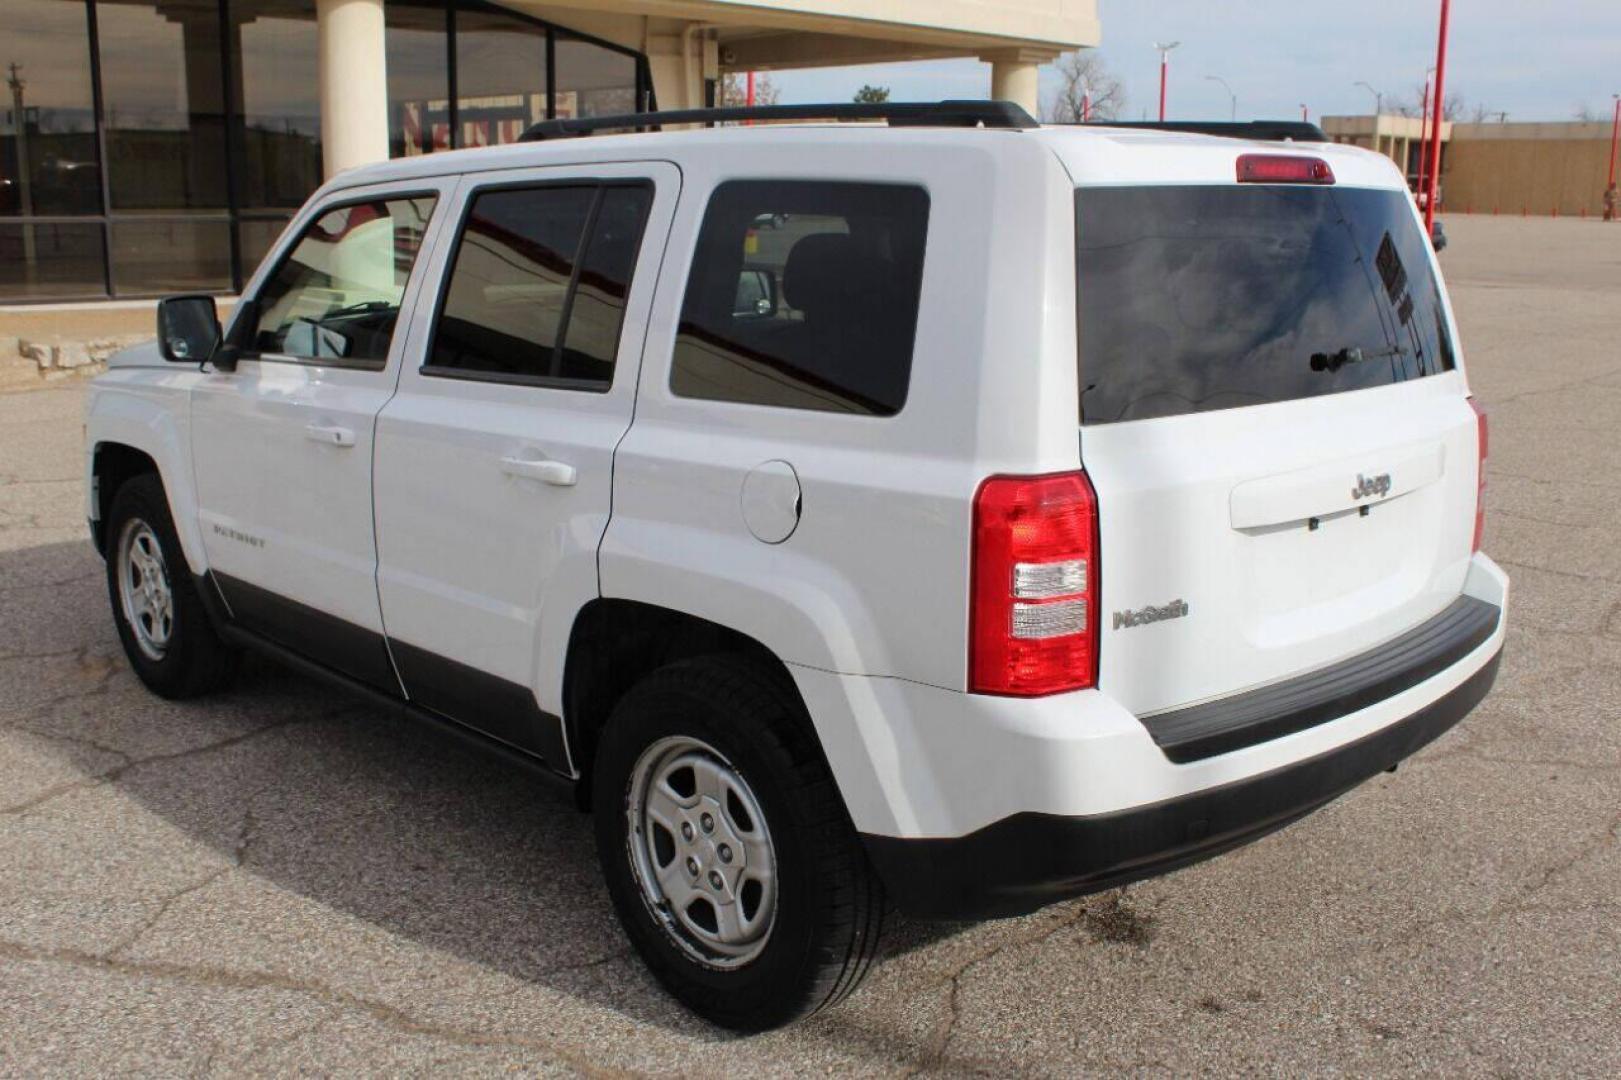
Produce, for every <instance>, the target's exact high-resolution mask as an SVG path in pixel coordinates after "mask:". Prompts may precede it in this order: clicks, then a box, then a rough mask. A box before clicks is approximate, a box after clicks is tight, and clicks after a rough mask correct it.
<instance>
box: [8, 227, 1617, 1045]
mask: <svg viewBox="0 0 1621 1080" xmlns="http://www.w3.org/2000/svg"><path fill="white" fill-rule="evenodd" d="M1447 227H1448V231H1449V233H1450V236H1451V241H1452V244H1451V247H1450V248H1449V250H1448V251H1447V252H1446V253H1445V254H1444V255H1443V257H1442V261H1443V266H1444V268H1445V270H1446V272H1447V275H1448V278H1449V281H1450V284H1451V288H1452V290H1453V296H1454V299H1455V302H1456V304H1457V309H1458V316H1459V320H1460V322H1461V324H1462V330H1463V343H1464V347H1465V349H1466V351H1467V356H1468V361H1469V365H1470V380H1471V383H1472V385H1473V387H1474V390H1475V392H1476V394H1477V395H1478V396H1479V397H1480V398H1481V399H1482V400H1484V402H1485V403H1486V405H1487V406H1488V408H1489V409H1490V410H1491V424H1492V429H1491V434H1492V441H1491V466H1490V488H1489V493H1488V508H1489V509H1488V523H1487V532H1486V547H1487V550H1488V551H1489V552H1490V553H1491V554H1492V555H1493V556H1494V557H1495V558H1497V560H1498V561H1499V562H1501V563H1502V564H1503V565H1504V566H1505V567H1506V568H1507V569H1508V571H1509V573H1510V574H1511V575H1512V576H1513V580H1514V594H1513V598H1512V601H1511V606H1512V613H1511V622H1510V630H1509V637H1508V645H1507V652H1506V659H1505V661H1504V665H1503V669H1502V675H1501V678H1500V679H1499V681H1498V685H1497V688H1496V690H1495V691H1494V692H1493V694H1492V696H1491V697H1490V698H1488V699H1487V701H1486V702H1485V703H1484V704H1483V705H1482V706H1481V707H1480V708H1479V709H1477V710H1476V711H1475V712H1474V713H1473V714H1472V715H1471V716H1470V717H1469V718H1468V719H1467V720H1466V721H1465V722H1464V723H1463V724H1462V725H1461V726H1460V727H1459V728H1458V729H1456V730H1455V731H1453V732H1452V733H1450V734H1449V735H1447V736H1446V737H1444V738H1443V739H1442V740H1440V741H1439V742H1437V743H1436V744H1435V745H1433V746H1431V747H1430V748H1428V749H1427V750H1426V751H1424V752H1423V753H1422V754H1420V755H1419V756H1418V757H1417V758H1415V759H1414V760H1413V761H1411V762H1410V763H1408V764H1406V765H1404V766H1403V767H1402V769H1401V770H1400V771H1399V772H1397V773H1395V774H1393V775H1383V776H1380V777H1379V778H1378V779H1376V780H1373V781H1371V782H1369V783H1368V784H1367V785H1365V786H1364V787H1362V788H1360V789H1358V790H1357V791H1355V792H1353V793H1352V794H1350V795H1349V796H1347V797H1345V798H1343V799H1341V800H1340V801H1338V802H1336V803H1334V804H1332V805H1331V806H1329V807H1328V808H1326V809H1325V810H1323V811H1321V812H1320V813H1318V814H1316V815H1314V816H1312V817H1310V818H1307V819H1306V820H1305V821H1303V822H1301V823H1299V824H1297V825H1295V826H1292V827H1291V828H1289V829H1287V830H1285V831H1284V832H1282V833H1279V834H1276V835H1274V836H1272V837H1269V838H1267V839H1265V840H1263V841H1261V842H1260V843H1258V844H1255V845H1253V846H1251V847H1248V848H1245V849H1243V850H1241V851H1238V852H1236V853H1233V854H1230V855H1227V856H1224V857H1222V858H1220V859H1217V860H1215V861H1213V862H1209V863H1205V864H1202V865H1200V866H1197V867H1194V868H1191V869H1188V870H1185V871H1182V872H1180V873H1177V874H1174V875H1171V876H1169V877H1165V878H1161V879H1158V880H1155V881H1151V882H1146V883H1143V884H1140V885H1135V886H1132V887H1130V888H1129V889H1126V890H1124V891H1117V892H1112V893H1107V894H1103V895H1100V896H1096V897H1091V898H1089V899H1086V900H1083V901H1077V902H1072V903H1067V904H1062V905H1059V906H1056V907H1053V908H1050V909H1048V910H1046V911H1043V912H1041V913H1039V914H1037V915H1033V916H1030V917H1028V918H1024V919H1017V920H1010V921H1003V922H997V923H989V924H984V925H979V926H945V927H939V926H927V925H917V924H904V923H900V924H897V925H895V926H894V927H893V928H892V931H891V933H890V936H889V939H888V944H887V947H886V948H887V953H888V957H887V960H886V962H884V963H883V964H882V966H880V967H879V968H878V969H877V970H876V971H875V972H874V974H873V976H872V977H871V978H870V979H869V980H868V982H867V983H866V985H865V987H864V988H863V989H862V990H861V991H860V992H859V993H858V994H857V995H856V996H855V997H854V998H852V999H851V1000H850V1001H849V1002H848V1003H847V1004H846V1005H844V1006H843V1007H841V1008H839V1009H837V1010H834V1011H832V1012H829V1013H827V1014H825V1015H823V1016H821V1017H818V1018H816V1019H814V1020H812V1021H811V1022H808V1023H806V1024H803V1025H801V1026H799V1027H796V1028H793V1029H790V1030H787V1031H782V1032H777V1033H773V1034H768V1035H764V1036H759V1037H753V1038H738V1037H735V1036H732V1035H729V1034H726V1033H724V1032H720V1031H717V1030H715V1029H712V1028H709V1027H707V1026H706V1025H704V1024H703V1023H701V1022H699V1021H697V1020H694V1019H693V1018H691V1017H690V1016H688V1015H687V1014H685V1013H683V1012H682V1011H681V1010H680V1009H679V1008H678V1007H676V1006H675V1005H674V1004H672V1003H671V1002H670V1000H669V999H668V998H666V997H665V996H664V995H663V994H662V993H661V992H660V991H659V989H658V988H657V987H656V985H654V984H653V982H652V981H651V979H650V978H649V977H648V976H647V975H646V974H645V973H644V971H643V969H642V966H641V964H640V962H639V961H638V960H637V959H636V958H635V957H634V956H633V955H631V954H630V953H629V950H628V946H627V944H626V941H625V939H624V937H623V935H622V934H621V933H620V930H619V927H618V925H617V924H616V923H615V921H614V918H613V915H612V913H611V911H610V909H609V904H608V899H607V895H606V893H605V891H604V889H603V887H602V884H601V882H600V880H599V878H598V872H597V867H596V859H595V854H594V852H593V849H592V839H591V831H590V828H589V820H588V819H587V818H586V817H584V816H582V815H580V814H579V813H577V812H576V811H574V810H573V809H572V808H571V807H570V806H569V805H567V804H566V803H564V802H563V801H562V800H560V799H559V798H558V797H557V796H556V795H554V794H551V793H550V792H548V791H546V790H544V789H540V788H538V787H537V786H536V782H535V781H534V780H533V779H532V778H531V777H530V776H528V775H526V774H524V773H521V772H517V771H514V770H513V769H511V768H510V767H508V766H506V765H504V764H502V763H500V762H496V761H492V760H489V759H486V758H484V757H480V756H477V755H475V754H473V753H470V752H467V751H463V750H460V749H458V748H455V747H453V746H451V745H448V744H447V743H445V742H443V741H442V740H441V739H440V738H439V737H438V736H435V735H432V734H430V733H427V732H424V731H422V730H420V729H418V728H417V727H414V726H412V725H411V724H410V722H409V721H405V720H401V719H399V718H396V717H393V716H388V715H383V714H380V713H377V712H374V711H371V710H369V709H367V708H365V707H363V706H360V705H357V704H356V703H355V702H353V701H351V700H349V699H347V698H344V697H342V696H339V695H336V694H335V693H334V692H332V691H330V690H328V689H327V688H325V687H322V686H319V685H316V684H314V683H311V682H309V681H306V680H304V679H301V678H298V677H295V676H292V675H290V674H287V673H285V672H283V671H281V670H279V669H276V668H273V667H270V666H268V665H260V664H255V665H253V666H251V667H250V668H249V670H248V671H247V672H246V675H245V677H244V679H243V680H242V682H241V684H240V685H239V686H238V687H237V688H236V689H234V690H233V691H231V692H229V693H227V694H225V695H223V696H219V697H215V698H212V699H208V700H206V701H201V702H193V703H186V704H173V703H169V702H165V701H161V700H159V699H157V698H155V697H153V696H151V695H149V694H148V693H146V692H145V691H144V690H143V689H142V688H141V687H140V686H139V685H138V684H137V683H136V681H135V679H134V677H133V676H132V675H131V673H130V671H129V669H128V667H127V665H126V664H125V661H124V658H123V656H122V654H121V652H120V650H119V647H118V642H117V639H116V637H115V636H114V631H113V627H112V622H111V619H110V617H109V613H108V610H107V602H106V593H105V584H104V577H103V571H102V565H101V562H100V561H99V559H98V558H97V557H96V555H95V554H94V553H93V552H92V551H91V549H90V546H89V544H88V542H87V540H86V536H85V526H84V521H83V516H84V515H83V510H82V504H83V496H82V480H81V468H82V466H81V457H80V455H81V439H82V434H81V429H80V417H79V413H80V409H81V406H82V397H83V392H82V388H80V387H69V388H59V389H50V390H38V391H29V392H24V393H17V394H11V395H0V1074H5V1075H16V1076H40V1075H48V1074H78V1075H85V1074H97V1075H105V1074H108V1073H112V1072H119V1071H128V1072H139V1073H146V1074H165V1075H174V1074H201V1075H214V1074H243V1073H256V1074H263V1073H289V1072H323V1073H344V1074H397V1073H425V1072H428V1071H451V1072H457V1073H479V1074H486V1073H498V1072H499V1073H509V1072H514V1071H516V1072H520V1073H544V1074H551V1073H586V1074H592V1075H597V1074H622V1073H624V1074H637V1073H660V1074H665V1073H670V1074H680V1075H692V1076H697V1075H729V1076H730V1075H782V1076H787V1075H793V1076H800V1075H805V1074H808V1073H826V1072H839V1073H844V1072H860V1073H873V1074H890V1075H894V1074H912V1073H917V1072H940V1073H948V1074H962V1073H970V1072H977V1073H990V1074H1024V1075H1053V1076H1057V1075H1066V1076H1067V1075H1075V1074H1080V1073H1103V1072H1115V1071H1120V1070H1129V1071H1133V1072H1144V1073H1175V1074H1184V1073H1190V1072H1237V1071H1246V1072H1250V1071H1255V1072H1265V1073H1290V1074H1300V1073H1329V1072H1332V1073H1350V1074H1383V1073H1397V1072H1416V1071H1424V1072H1453V1073H1457V1072H1465V1071H1467V1072H1469V1073H1471V1074H1486V1073H1491V1074H1495V1075H1530V1074H1555V1073H1557V1074H1587V1075H1596V1074H1610V1075H1613V1074H1614V1071H1615V1070H1616V1068H1617V1067H1618V1063H1621V895H1618V890H1617V886H1618V885H1621V509H1618V506H1621V227H1605V226H1602V225H1599V224H1597V223H1594V222H1578V221H1569V220H1563V221H1522V220H1519V219H1494V218H1457V217H1453V218H1449V219H1448V221H1447Z"/></svg>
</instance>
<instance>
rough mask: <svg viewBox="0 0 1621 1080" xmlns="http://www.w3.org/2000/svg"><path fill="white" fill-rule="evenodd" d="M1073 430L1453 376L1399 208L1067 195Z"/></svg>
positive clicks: (1356, 201)
mask: <svg viewBox="0 0 1621 1080" xmlns="http://www.w3.org/2000/svg"><path fill="white" fill-rule="evenodd" d="M1075 206H1076V237H1077V250H1078V255H1079V268H1080V269H1079V274H1078V283H1079V290H1080V291H1079V294H1078V296H1079V305H1080V328H1081V333H1080V353H1079V362H1080V374H1081V386H1082V387H1084V390H1083V391H1082V394H1081V406H1082V411H1083V413H1084V417H1085V420H1086V422H1087V423H1088V424H1101V423H1111V422H1114V421H1117V420H1146V419H1152V418H1155V417H1163V416H1181V415H1183V414H1185V413H1195V412H1206V411H1209V410H1213V409H1231V408H1237V407H1239V406H1244V405H1261V404H1266V403H1268V402H1274V401H1293V400H1296V399H1299V398H1307V397H1316V396H1318V395H1321V394H1335V393H1341V392H1343V391H1347V390H1361V389H1366V388H1368V387H1374V386H1386V385H1388V384H1390V383H1394V382H1401V381H1403V380H1406V379H1411V378H1418V377H1419V376H1422V375H1429V374H1435V373H1437V372H1441V371H1446V370H1449V369H1451V368H1452V366H1453V356H1452V342H1451V340H1450V338H1449V337H1448V335H1447V328H1446V321H1445V318H1444V313H1445V308H1444V306H1443V305H1442V302H1441V293H1440V286H1439V283H1438V282H1437V281H1436V280H1435V276H1434V275H1433V274H1432V273H1431V272H1430V259H1429V250H1428V249H1429V244H1428V242H1427V241H1426V240H1425V239H1424V232H1423V230H1422V228H1420V226H1419V225H1418V223H1417V221H1416V219H1415V218H1414V216H1413V207H1412V202H1411V200H1410V199H1409V198H1408V197H1407V195H1406V194H1405V193H1402V192H1393V191H1371V190H1359V189H1356V188H1340V187H1327V186H1325V187H1315V186H1288V185H1272V184H1243V185H1215V186H1199V185H1189V186H1182V185H1160V186H1154V187H1096V188H1094V187H1083V188H1080V189H1079V190H1078V191H1077V192H1076V196H1075Z"/></svg>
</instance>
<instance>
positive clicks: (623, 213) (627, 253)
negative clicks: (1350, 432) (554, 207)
mask: <svg viewBox="0 0 1621 1080" xmlns="http://www.w3.org/2000/svg"><path fill="white" fill-rule="evenodd" d="M652 203H653V191H652V189H651V188H646V187H614V188H606V189H604V191H603V193H602V204H601V205H600V206H599V207H598V208H597V216H596V220H595V221H593V222H592V225H591V238H590V240H589V241H587V242H586V247H585V257H584V258H583V259H581V261H580V276H579V281H578V282H577V283H576V285H575V286H574V299H573V301H572V302H571V303H570V304H569V309H568V325H567V326H566V327H565V329H564V331H563V347H562V349H561V355H560V356H559V358H558V374H559V375H561V376H562V377H563V378H565V379H579V380H584V381H587V382H592V383H597V384H599V385H600V386H601V387H602V389H604V390H606V389H607V388H608V387H609V386H611V385H613V375H614V359H615V357H616V355H617V353H618V352H619V327H620V324H621V323H622V322H623V321H624V317H625V299H626V297H627V296H629V294H630V275H631V272H632V271H633V270H635V269H636V253H637V251H638V250H639V249H640V248H641V244H642V226H643V224H644V223H645V222H646V220H647V209H648V207H649V206H651V205H652Z"/></svg>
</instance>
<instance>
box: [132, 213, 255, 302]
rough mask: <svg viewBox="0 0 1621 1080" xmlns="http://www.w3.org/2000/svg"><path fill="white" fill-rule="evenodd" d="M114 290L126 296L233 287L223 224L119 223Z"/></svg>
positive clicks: (227, 228) (226, 227)
mask: <svg viewBox="0 0 1621 1080" xmlns="http://www.w3.org/2000/svg"><path fill="white" fill-rule="evenodd" d="M112 247H113V251H112V255H113V289H114V291H115V292H118V293H119V294H120V295H124V296H152V295H158V294H162V293H175V292H224V291H225V290H228V289H229V288H231V227H230V225H229V223H227V222H225V221H198V220H190V221H188V220H185V219H178V220H176V219H168V220H162V219H159V220H153V221H121V222H115V223H114V224H113V226H112Z"/></svg>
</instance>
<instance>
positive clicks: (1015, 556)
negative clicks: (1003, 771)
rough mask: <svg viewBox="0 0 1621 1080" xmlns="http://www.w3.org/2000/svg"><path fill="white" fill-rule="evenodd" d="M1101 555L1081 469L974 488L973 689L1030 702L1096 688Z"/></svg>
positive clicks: (1000, 479) (1093, 505)
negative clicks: (1008, 695)
mask: <svg viewBox="0 0 1621 1080" xmlns="http://www.w3.org/2000/svg"><path fill="white" fill-rule="evenodd" d="M1097 549H1098V513H1097V496H1096V494H1094V492H1093V491H1092V483H1091V481H1089V480H1088V479H1087V478H1086V474H1085V473H1082V472H1072V473H1057V474H1054V475H1051V476H996V477H992V478H991V479H989V480H987V481H985V483H983V484H982V485H980V489H979V494H978V495H976V496H975V497H974V553H973V592H972V596H971V598H970V613H969V640H968V688H969V690H970V691H972V692H974V693H977V694H1010V695H1015V696H1019V697H1036V696H1040V695H1042V694H1057V693H1060V692H1062V691H1065V690H1080V689H1083V688H1085V687H1089V686H1092V685H1094V684H1095V683H1096V682H1097V632H1098V629H1097V628H1098V606H1097V599H1098V559H1097V554H1098V550H1097Z"/></svg>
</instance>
